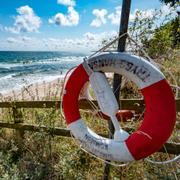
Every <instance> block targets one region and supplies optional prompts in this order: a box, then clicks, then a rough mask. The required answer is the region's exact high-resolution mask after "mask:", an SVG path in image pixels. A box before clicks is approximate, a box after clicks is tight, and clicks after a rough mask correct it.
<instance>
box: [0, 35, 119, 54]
mask: <svg viewBox="0 0 180 180" xmlns="http://www.w3.org/2000/svg"><path fill="white" fill-rule="evenodd" d="M115 35H117V32H115V31H110V32H102V33H92V32H86V33H85V34H83V35H82V36H80V37H78V38H56V37H47V38H36V37H29V36H14V37H8V38H7V39H5V40H3V41H0V49H1V50H20V51H22V50H30V51H68V52H82V53H91V52H92V51H96V50H98V49H99V48H101V47H102V41H103V40H104V39H107V38H111V37H113V36H115Z"/></svg>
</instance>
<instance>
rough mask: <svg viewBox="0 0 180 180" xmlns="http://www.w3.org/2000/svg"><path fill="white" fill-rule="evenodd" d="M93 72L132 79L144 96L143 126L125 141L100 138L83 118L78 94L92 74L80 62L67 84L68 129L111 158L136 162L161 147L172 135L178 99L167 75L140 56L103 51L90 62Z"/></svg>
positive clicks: (85, 146)
mask: <svg viewBox="0 0 180 180" xmlns="http://www.w3.org/2000/svg"><path fill="white" fill-rule="evenodd" d="M87 63H88V65H89V67H91V69H93V71H101V72H115V73H118V74H121V75H124V76H125V77H127V78H128V79H130V80H131V81H133V82H134V83H135V84H136V85H137V86H138V87H139V89H140V91H141V93H142V95H143V96H144V101H145V107H146V111H145V114H144V120H143V122H142V124H141V126H140V127H139V128H138V129H137V130H136V131H135V132H134V133H132V134H131V135H130V136H129V137H128V138H127V139H126V140H124V141H122V142H121V141H115V140H114V139H108V138H104V137H101V136H99V135H97V134H96V133H94V132H93V131H92V130H91V129H89V128H88V127H87V126H86V125H85V123H84V121H83V120H82V119H81V116H80V112H79V107H78V97H79V93H80V91H81V88H82V87H83V85H84V84H85V83H86V82H87V81H89V79H90V78H91V77H89V75H88V69H87V68H86V66H85V64H84V63H82V64H80V65H79V66H78V67H77V68H76V69H75V70H74V72H73V73H72V74H71V76H70V78H69V80H68V82H67V83H66V86H65V90H64V95H63V110H64V115H65V118H66V122H67V125H68V128H69V129H70V130H71V132H72V134H73V135H74V137H75V138H76V139H78V140H79V141H80V142H81V145H82V146H83V147H84V148H85V149H86V150H88V151H89V152H91V153H93V154H95V155H97V156H99V157H101V158H103V159H107V160H111V161H124V162H128V161H133V160H139V159H142V158H145V157H147V156H149V155H150V154H152V153H154V152H156V151H157V150H159V149H160V148H161V147H162V145H163V144H164V143H165V142H166V141H167V139H168V138H169V137H170V135H171V133H172V131H173V128H174V125H175V119H176V107H175V100H174V96H173V93H172V90H171V87H170V86H169V84H168V82H167V81H166V79H165V77H164V75H163V74H162V73H161V72H160V71H159V70H158V69H157V68H156V67H155V66H153V65H152V64H151V63H149V62H148V61H146V60H144V59H143V58H141V57H137V56H133V55H129V54H126V53H104V54H100V55H98V56H95V57H92V58H90V59H88V61H87Z"/></svg>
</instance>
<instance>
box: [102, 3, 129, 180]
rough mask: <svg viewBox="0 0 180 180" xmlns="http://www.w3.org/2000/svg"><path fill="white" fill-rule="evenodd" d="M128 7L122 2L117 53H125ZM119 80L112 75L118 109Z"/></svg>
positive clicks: (106, 177)
mask: <svg viewBox="0 0 180 180" xmlns="http://www.w3.org/2000/svg"><path fill="white" fill-rule="evenodd" d="M130 7H131V0H123V1H122V12H121V19H120V27H119V36H122V35H124V36H123V37H122V38H121V39H119V41H118V49H117V51H118V52H123V51H125V46H126V38H127V35H126V33H127V31H128V23H129V14H130ZM121 79H122V76H120V75H119V74H114V78H113V91H114V95H115V97H116V99H117V102H118V103H119V109H121V101H120V88H121ZM108 127H109V138H112V135H113V133H114V126H113V124H112V122H111V121H109V122H108ZM109 174H110V165H109V164H105V168H104V178H103V179H104V180H108V179H109Z"/></svg>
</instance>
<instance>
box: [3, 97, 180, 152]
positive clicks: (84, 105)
mask: <svg viewBox="0 0 180 180" xmlns="http://www.w3.org/2000/svg"><path fill="white" fill-rule="evenodd" d="M93 103H94V104H95V105H97V101H93ZM60 105H61V102H60V101H19V102H0V108H10V109H11V110H12V112H13V117H14V123H7V122H6V121H5V120H1V121H0V127H1V128H9V129H15V130H16V131H17V134H19V136H21V135H22V134H23V132H24V131H33V132H42V131H43V132H46V133H49V134H53V135H57V136H64V137H71V135H70V131H69V130H68V129H65V128H60V127H46V126H38V125H35V124H33V125H30V124H26V123H25V122H24V120H23V118H22V115H21V114H20V113H19V110H18V109H20V108H57V109H58V108H59V107H60ZM97 106H98V105H97ZM79 107H80V109H83V110H88V109H92V106H91V105H90V104H89V102H88V101H87V100H81V101H79ZM121 107H122V109H129V110H135V112H137V113H138V112H139V113H140V112H142V110H143V109H144V101H143V100H140V99H126V100H123V99H122V100H121ZM176 110H177V112H180V99H177V100H176ZM103 136H107V135H103ZM159 151H160V152H168V153H170V154H180V144H179V143H166V144H165V146H164V147H163V148H162V149H160V150H159Z"/></svg>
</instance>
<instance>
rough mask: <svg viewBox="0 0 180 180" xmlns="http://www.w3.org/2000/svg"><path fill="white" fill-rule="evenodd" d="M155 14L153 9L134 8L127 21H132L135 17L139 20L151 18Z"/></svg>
mask: <svg viewBox="0 0 180 180" xmlns="http://www.w3.org/2000/svg"><path fill="white" fill-rule="evenodd" d="M155 14H156V11H155V9H147V10H139V9H135V11H134V12H133V13H132V14H130V17H129V21H130V22H133V21H134V20H135V18H138V19H139V20H142V19H145V18H149V19H152V18H153V17H154V16H155Z"/></svg>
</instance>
